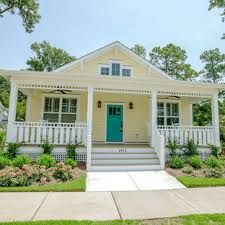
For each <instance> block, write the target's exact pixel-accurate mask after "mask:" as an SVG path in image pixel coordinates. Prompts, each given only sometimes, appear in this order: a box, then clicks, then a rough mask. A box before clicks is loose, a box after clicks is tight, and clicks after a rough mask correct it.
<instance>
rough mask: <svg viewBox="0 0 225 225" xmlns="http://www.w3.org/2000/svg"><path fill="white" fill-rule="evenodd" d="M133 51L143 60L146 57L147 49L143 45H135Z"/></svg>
mask: <svg viewBox="0 0 225 225" xmlns="http://www.w3.org/2000/svg"><path fill="white" fill-rule="evenodd" d="M131 50H132V51H133V52H135V53H136V54H138V55H139V56H141V57H143V58H145V57H146V49H145V47H144V46H143V45H139V44H135V45H134V47H132V48H131Z"/></svg>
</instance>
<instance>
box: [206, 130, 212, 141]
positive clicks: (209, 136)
mask: <svg viewBox="0 0 225 225" xmlns="http://www.w3.org/2000/svg"><path fill="white" fill-rule="evenodd" d="M206 132H207V135H206V136H207V144H211V143H212V141H211V135H210V132H211V130H210V129H207V131H206Z"/></svg>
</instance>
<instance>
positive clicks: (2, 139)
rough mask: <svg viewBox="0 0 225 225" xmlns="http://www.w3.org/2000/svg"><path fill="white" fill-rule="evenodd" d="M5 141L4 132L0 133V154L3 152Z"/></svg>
mask: <svg viewBox="0 0 225 225" xmlns="http://www.w3.org/2000/svg"><path fill="white" fill-rule="evenodd" d="M5 141H6V132H5V131H4V130H2V131H0V152H3V149H4V146H5Z"/></svg>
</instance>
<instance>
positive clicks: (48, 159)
mask: <svg viewBox="0 0 225 225" xmlns="http://www.w3.org/2000/svg"><path fill="white" fill-rule="evenodd" d="M55 163H56V161H55V159H54V157H53V156H51V155H49V154H42V155H41V156H40V157H39V158H38V160H37V164H38V165H40V166H45V167H46V168H50V167H52V166H54V165H55Z"/></svg>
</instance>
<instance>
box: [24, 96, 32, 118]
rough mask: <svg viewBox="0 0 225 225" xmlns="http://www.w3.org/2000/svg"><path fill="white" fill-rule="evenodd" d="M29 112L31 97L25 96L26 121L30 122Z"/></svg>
mask: <svg viewBox="0 0 225 225" xmlns="http://www.w3.org/2000/svg"><path fill="white" fill-rule="evenodd" d="M30 110H31V96H30V95H27V102H26V119H25V120H26V121H30Z"/></svg>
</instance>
